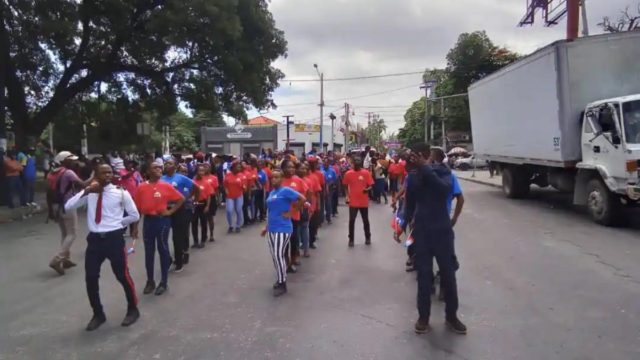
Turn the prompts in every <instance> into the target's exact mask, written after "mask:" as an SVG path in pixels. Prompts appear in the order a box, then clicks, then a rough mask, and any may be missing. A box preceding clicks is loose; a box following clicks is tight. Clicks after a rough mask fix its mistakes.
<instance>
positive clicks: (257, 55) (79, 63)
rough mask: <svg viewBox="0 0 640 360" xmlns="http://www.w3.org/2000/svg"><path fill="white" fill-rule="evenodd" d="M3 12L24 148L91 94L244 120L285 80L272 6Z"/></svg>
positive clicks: (45, 1)
mask: <svg viewBox="0 0 640 360" xmlns="http://www.w3.org/2000/svg"><path fill="white" fill-rule="evenodd" d="M0 13H1V14H2V19H3V25H4V26H2V27H0V51H2V54H1V56H0V59H1V60H0V61H1V62H0V66H1V67H2V68H3V72H4V75H5V77H4V78H2V79H0V86H2V87H4V88H6V95H7V98H6V106H7V109H8V111H9V115H10V117H11V120H12V122H13V129H14V131H15V132H16V139H17V141H18V142H19V143H20V142H24V141H25V138H26V136H35V137H37V136H39V135H40V134H41V133H42V131H43V130H44V128H45V127H46V126H47V125H48V124H49V123H50V122H51V121H54V120H55V119H57V118H60V117H61V116H62V114H63V113H64V110H65V107H66V106H67V105H69V104H70V103H72V102H73V101H74V100H75V99H77V98H78V97H82V96H83V94H84V95H87V94H92V95H94V96H95V94H97V93H101V96H102V97H104V98H106V99H110V100H112V101H114V102H123V101H128V102H130V103H134V102H135V103H138V104H139V105H138V106H139V107H140V108H142V109H144V110H147V111H150V110H152V111H154V112H157V113H158V114H159V115H160V116H165V117H168V116H170V115H171V114H175V113H176V111H177V109H178V104H179V103H183V104H185V105H186V106H187V107H188V108H189V109H191V110H195V111H210V112H212V113H215V114H219V113H227V114H229V115H230V116H232V117H236V118H240V119H242V118H244V117H246V114H245V110H246V108H248V107H249V106H253V107H256V108H258V109H266V108H270V107H272V106H274V103H273V100H272V98H271V94H272V92H273V91H274V90H275V89H276V87H277V86H278V81H279V80H280V79H282V78H283V77H284V75H283V73H282V72H281V71H280V70H278V69H276V68H274V67H273V66H272V63H273V61H275V60H276V59H277V58H279V57H281V56H286V49H287V43H286V41H285V38H284V33H283V32H282V31H281V30H279V29H277V28H276V25H275V21H274V19H273V17H272V15H271V13H270V12H269V10H268V1H267V0H133V1H132V0H39V1H32V0H7V1H3V2H0ZM2 81H4V83H1V82H2Z"/></svg>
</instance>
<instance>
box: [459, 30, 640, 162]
mask: <svg viewBox="0 0 640 360" xmlns="http://www.w3.org/2000/svg"><path fill="white" fill-rule="evenodd" d="M638 93H640V32H639V31H636V32H627V33H620V34H607V35H600V36H592V37H586V38H580V39H576V40H573V41H565V40H563V41H558V42H555V43H553V44H551V45H549V46H547V47H545V48H542V49H540V50H538V51H536V52H534V53H532V54H531V55H529V56H527V57H525V58H524V59H522V60H520V61H518V62H516V63H513V64H511V65H509V66H507V67H505V68H503V69H501V70H500V71H497V72H496V73H494V74H492V75H490V76H488V77H486V78H484V79H482V80H480V81H477V82H476V83H474V84H472V85H471V86H470V87H469V106H470V112H471V128H472V134H473V145H474V152H475V153H476V155H477V156H479V157H483V158H487V159H491V160H495V161H503V162H510V163H525V164H527V163H531V164H540V165H551V166H563V167H567V166H573V165H575V163H577V162H578V161H580V160H581V158H582V155H581V153H582V151H581V146H582V145H581V123H582V121H581V113H582V111H584V109H585V107H586V106H587V104H589V103H591V102H594V101H598V100H602V99H607V98H613V97H618V96H624V95H630V94H638Z"/></svg>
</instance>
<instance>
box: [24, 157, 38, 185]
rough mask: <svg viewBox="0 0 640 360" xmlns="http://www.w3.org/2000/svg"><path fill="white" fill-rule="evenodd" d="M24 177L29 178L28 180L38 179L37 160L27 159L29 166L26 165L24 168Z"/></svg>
mask: <svg viewBox="0 0 640 360" xmlns="http://www.w3.org/2000/svg"><path fill="white" fill-rule="evenodd" d="M24 176H25V177H26V178H27V180H35V179H36V176H37V170H36V158H34V157H33V156H29V157H27V165H25V167H24Z"/></svg>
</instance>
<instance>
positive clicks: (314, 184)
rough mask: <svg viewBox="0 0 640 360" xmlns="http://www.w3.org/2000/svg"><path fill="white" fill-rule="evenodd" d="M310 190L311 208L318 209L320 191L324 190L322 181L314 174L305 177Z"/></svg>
mask: <svg viewBox="0 0 640 360" xmlns="http://www.w3.org/2000/svg"><path fill="white" fill-rule="evenodd" d="M303 180H304V181H305V183H306V184H307V187H308V188H309V190H311V193H312V194H311V199H309V202H311V209H313V210H316V209H317V205H318V192H320V191H322V188H321V187H320V182H318V178H317V177H315V176H313V175H307V176H305V177H304V178H303Z"/></svg>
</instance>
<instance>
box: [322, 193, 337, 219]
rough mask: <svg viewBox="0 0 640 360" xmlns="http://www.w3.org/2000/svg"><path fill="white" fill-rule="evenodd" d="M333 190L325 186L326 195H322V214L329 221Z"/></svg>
mask: <svg viewBox="0 0 640 360" xmlns="http://www.w3.org/2000/svg"><path fill="white" fill-rule="evenodd" d="M334 192H335V190H332V189H330V188H327V192H326V196H325V197H324V199H325V200H324V216H325V217H326V219H327V221H331V213H332V212H333V193H334Z"/></svg>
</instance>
